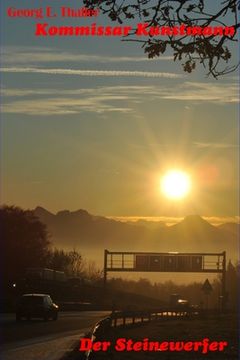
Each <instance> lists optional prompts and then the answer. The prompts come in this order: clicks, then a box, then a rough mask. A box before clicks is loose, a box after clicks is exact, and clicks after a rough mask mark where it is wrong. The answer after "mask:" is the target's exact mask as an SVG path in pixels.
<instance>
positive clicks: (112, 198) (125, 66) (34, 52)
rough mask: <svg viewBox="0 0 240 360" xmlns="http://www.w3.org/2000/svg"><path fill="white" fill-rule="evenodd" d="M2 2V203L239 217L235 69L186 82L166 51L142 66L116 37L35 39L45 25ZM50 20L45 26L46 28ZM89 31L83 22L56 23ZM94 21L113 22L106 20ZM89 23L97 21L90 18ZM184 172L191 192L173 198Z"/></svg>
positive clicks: (136, 53)
mask: <svg viewBox="0 0 240 360" xmlns="http://www.w3.org/2000/svg"><path fill="white" fill-rule="evenodd" d="M48 5H51V6H55V9H56V10H57V9H58V7H59V6H61V5H62V6H63V5H64V6H74V7H75V8H76V7H77V8H78V7H79V6H82V2H81V1H80V2H79V1H59V2H57V4H56V2H54V1H48V2H47V1H38V0H32V1H25V0H23V1H21V5H19V2H18V1H16V0H12V1H10V0H8V1H5V2H4V4H2V5H1V7H2V11H1V13H2V14H1V17H2V19H1V20H2V22H1V23H2V25H1V27H2V30H3V31H2V34H3V35H2V38H1V54H2V61H1V68H2V76H1V102H2V109H1V140H2V144H1V203H4V204H12V205H13V204H14V205H18V206H21V207H23V208H35V207H36V206H43V207H45V208H46V209H48V210H50V211H52V212H56V211H59V210H62V209H69V210H76V209H80V208H82V209H86V210H87V211H89V212H90V213H92V214H98V215H104V216H119V217H120V216H123V217H127V216H129V217H133V216H134V217H138V216H139V217H152V216H158V217H161V216H168V217H169V216H173V217H175V216H179V217H183V216H186V215H189V214H199V215H202V216H209V217H211V216H215V217H216V216H217V217H232V218H233V219H234V218H235V217H236V216H237V215H238V214H239V211H238V152H239V139H238V117H239V114H238V102H239V95H238V73H237V72H235V73H231V74H229V75H228V76H225V77H222V78H220V79H219V80H215V79H213V78H207V77H206V71H205V70H204V69H203V68H198V69H197V70H196V72H194V73H192V74H187V73H185V72H183V71H182V66H181V63H174V62H173V61H172V59H171V58H170V54H166V55H164V56H163V57H161V58H159V59H154V60H150V59H147V57H146V55H145V54H144V51H143V49H141V46H139V44H137V43H129V42H121V40H120V38H118V37H116V38H104V37H102V38H94V37H87V38H79V37H77V38H74V37H66V38H62V37H36V36H35V35H34V24H35V23H36V22H39V21H40V20H36V19H30V18H28V19H24V18H8V17H7V15H6V9H7V8H8V7H9V6H13V7H15V8H22V9H23V8H29V7H32V8H34V7H35V8H36V7H41V6H48ZM44 21H45V20H44ZM50 21H51V24H60V23H61V24H63V23H64V24H73V25H79V24H80V23H81V25H85V24H87V23H88V20H86V19H67V20H66V19H64V20H63V19H61V18H57V19H54V20H50ZM94 21H96V22H97V23H101V24H109V25H110V20H108V19H106V18H105V17H102V16H100V17H99V18H97V19H95V20H94ZM90 22H92V20H91V21H90ZM173 168H179V169H182V170H184V171H185V172H187V173H188V174H189V175H190V176H191V179H192V187H191V191H190V192H189V194H188V196H187V197H186V198H184V199H183V200H181V201H172V200H169V199H167V198H166V197H165V196H164V195H163V194H162V193H161V191H160V186H159V184H160V179H161V176H162V175H163V174H164V173H165V172H166V171H167V170H169V169H173Z"/></svg>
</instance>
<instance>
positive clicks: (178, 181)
mask: <svg viewBox="0 0 240 360" xmlns="http://www.w3.org/2000/svg"><path fill="white" fill-rule="evenodd" d="M190 188H191V182H190V177H189V175H188V174H186V173H185V172H183V171H181V170H171V171H169V172H167V173H166V174H165V175H164V176H163V177H162V179H161V190H162V192H163V194H164V195H165V196H166V197H168V198H170V199H173V200H180V199H182V198H184V197H185V196H186V195H187V194H188V193H189V191H190Z"/></svg>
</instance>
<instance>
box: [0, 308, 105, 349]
mask: <svg viewBox="0 0 240 360" xmlns="http://www.w3.org/2000/svg"><path fill="white" fill-rule="evenodd" d="M109 314H110V312H109V311H79V312H60V313H59V317H58V320H57V321H52V320H49V321H43V320H38V319H36V320H31V321H21V322H19V323H17V322H16V321H15V315H14V314H0V326H1V331H2V334H1V340H2V341H1V342H2V345H3V347H4V348H14V347H16V346H17V345H18V346H23V345H25V344H27V343H29V342H31V343H37V342H38V338H41V337H46V338H52V339H53V338H54V337H55V338H57V337H61V336H66V334H67V335H71V334H77V333H78V332H79V333H81V332H83V330H85V329H87V328H90V327H92V326H93V325H94V324H95V323H96V322H97V321H98V320H100V319H102V318H104V317H106V316H108V315H109Z"/></svg>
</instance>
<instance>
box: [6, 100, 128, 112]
mask: <svg viewBox="0 0 240 360" xmlns="http://www.w3.org/2000/svg"><path fill="white" fill-rule="evenodd" d="M110 100H112V101H116V100H127V99H126V98H124V97H121V96H120V97H117V96H112V98H110V97H109V96H108V97H105V96H96V97H87V98H72V97H53V98H50V99H45V98H44V99H38V100H20V101H14V102H10V103H7V104H5V105H4V106H3V109H2V110H3V112H5V113H12V114H14V113H15V114H21V113H22V114H26V115H41V116H45V115H72V114H78V113H80V112H86V111H88V112H94V113H98V114H101V113H106V112H121V113H129V112H132V109H131V108H128V107H124V106H116V105H114V104H108V103H107V102H109V101H110Z"/></svg>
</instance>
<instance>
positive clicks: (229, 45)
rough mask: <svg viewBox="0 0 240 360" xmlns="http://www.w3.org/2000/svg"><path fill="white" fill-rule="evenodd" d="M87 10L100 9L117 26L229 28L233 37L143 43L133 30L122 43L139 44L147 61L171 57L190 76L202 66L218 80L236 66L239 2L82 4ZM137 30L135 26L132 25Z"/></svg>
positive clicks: (89, 0)
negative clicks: (197, 67) (159, 57)
mask: <svg viewBox="0 0 240 360" xmlns="http://www.w3.org/2000/svg"><path fill="white" fill-rule="evenodd" d="M84 4H85V5H86V6H87V7H88V8H90V9H95V8H99V9H100V11H101V12H102V14H106V15H108V17H109V18H110V19H111V20H112V21H114V22H117V23H119V24H123V23H126V24H130V23H132V21H134V23H135V24H136V22H137V21H140V22H141V23H144V24H147V29H150V28H151V27H169V28H173V27H175V26H181V25H185V26H186V27H190V28H191V27H201V28H207V27H208V28H209V29H210V27H232V30H234V31H233V33H232V32H231V33H227V34H226V33H224V34H223V35H222V36H215V34H211V33H207V34H194V35H191V36H186V35H185V34H184V35H181V34H180V36H174V35H173V34H172V33H171V32H170V34H169V35H167V36H164V37H159V36H155V34H151V35H148V36H146V37H144V39H142V38H139V36H137V35H136V27H135V28H133V29H132V31H131V32H130V33H129V35H128V36H127V38H126V37H125V38H124V39H123V40H124V41H134V42H139V43H140V44H141V45H142V48H143V49H144V52H145V53H146V54H147V56H148V57H149V58H154V57H158V56H160V55H162V54H166V53H167V54H171V55H172V56H173V60H174V61H180V62H183V63H182V66H183V69H184V71H186V72H188V73H191V72H192V71H193V70H194V69H195V68H196V66H197V64H201V65H203V66H204V68H205V69H206V72H207V75H212V76H213V77H214V78H217V77H218V76H220V75H225V74H228V73H230V72H232V71H234V70H236V68H237V67H238V65H239V64H237V63H235V62H234V60H233V62H232V61H231V58H232V53H233V52H234V51H235V50H236V49H237V48H236V47H234V45H235V42H236V41H237V30H238V28H239V26H240V24H239V22H238V16H237V12H238V10H239V8H240V0H218V1H213V0H158V1H152V0H132V1H130V0H111V1H110V0H84ZM135 26H136V25H135Z"/></svg>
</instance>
